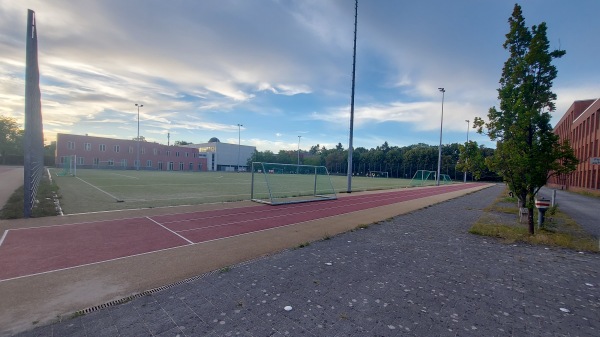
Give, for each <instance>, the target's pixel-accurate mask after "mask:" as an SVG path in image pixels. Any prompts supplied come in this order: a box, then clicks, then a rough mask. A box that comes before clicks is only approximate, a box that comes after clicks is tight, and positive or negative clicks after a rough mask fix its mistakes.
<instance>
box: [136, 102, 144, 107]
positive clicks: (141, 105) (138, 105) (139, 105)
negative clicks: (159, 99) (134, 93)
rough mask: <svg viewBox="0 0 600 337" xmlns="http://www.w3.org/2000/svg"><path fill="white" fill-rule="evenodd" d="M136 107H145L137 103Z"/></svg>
mask: <svg viewBox="0 0 600 337" xmlns="http://www.w3.org/2000/svg"><path fill="white" fill-rule="evenodd" d="M135 106H137V107H140V108H141V107H143V106H144V105H143V104H137V103H135Z"/></svg>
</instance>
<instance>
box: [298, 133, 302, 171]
mask: <svg viewBox="0 0 600 337" xmlns="http://www.w3.org/2000/svg"><path fill="white" fill-rule="evenodd" d="M300 138H302V136H298V169H300Z"/></svg>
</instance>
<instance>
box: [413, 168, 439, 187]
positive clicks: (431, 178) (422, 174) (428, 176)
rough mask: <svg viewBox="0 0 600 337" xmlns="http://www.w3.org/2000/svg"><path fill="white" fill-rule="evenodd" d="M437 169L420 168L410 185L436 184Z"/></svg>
mask: <svg viewBox="0 0 600 337" xmlns="http://www.w3.org/2000/svg"><path fill="white" fill-rule="evenodd" d="M436 173H437V172H435V171H427V170H418V171H417V172H415V175H414V176H413V177H412V179H411V180H410V183H409V186H425V185H433V184H435V175H436Z"/></svg>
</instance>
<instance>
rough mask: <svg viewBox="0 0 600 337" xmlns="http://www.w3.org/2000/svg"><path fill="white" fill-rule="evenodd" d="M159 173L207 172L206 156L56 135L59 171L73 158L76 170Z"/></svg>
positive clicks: (132, 142) (176, 148) (169, 148)
mask: <svg viewBox="0 0 600 337" xmlns="http://www.w3.org/2000/svg"><path fill="white" fill-rule="evenodd" d="M138 145H139V160H140V162H139V169H140V170H158V171H206V170H207V168H208V165H207V161H206V156H205V155H204V154H200V153H198V149H197V148H190V147H182V146H172V145H171V146H167V145H162V144H158V143H151V142H144V141H141V142H139V144H138V142H137V141H135V140H127V139H112V138H104V137H93V136H80V135H70V134H63V133H59V134H58V135H57V137H56V156H55V164H56V166H57V167H62V165H63V163H65V161H67V159H66V157H68V156H73V155H75V156H76V162H77V167H78V168H113V169H126V170H135V169H136V168H138V163H137V158H138V153H137V151H138Z"/></svg>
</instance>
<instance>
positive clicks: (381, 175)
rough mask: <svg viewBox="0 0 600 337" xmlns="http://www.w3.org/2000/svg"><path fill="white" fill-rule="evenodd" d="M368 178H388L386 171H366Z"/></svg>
mask: <svg viewBox="0 0 600 337" xmlns="http://www.w3.org/2000/svg"><path fill="white" fill-rule="evenodd" d="M367 177H369V178H389V176H388V172H386V171H369V172H368V173H367Z"/></svg>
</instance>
